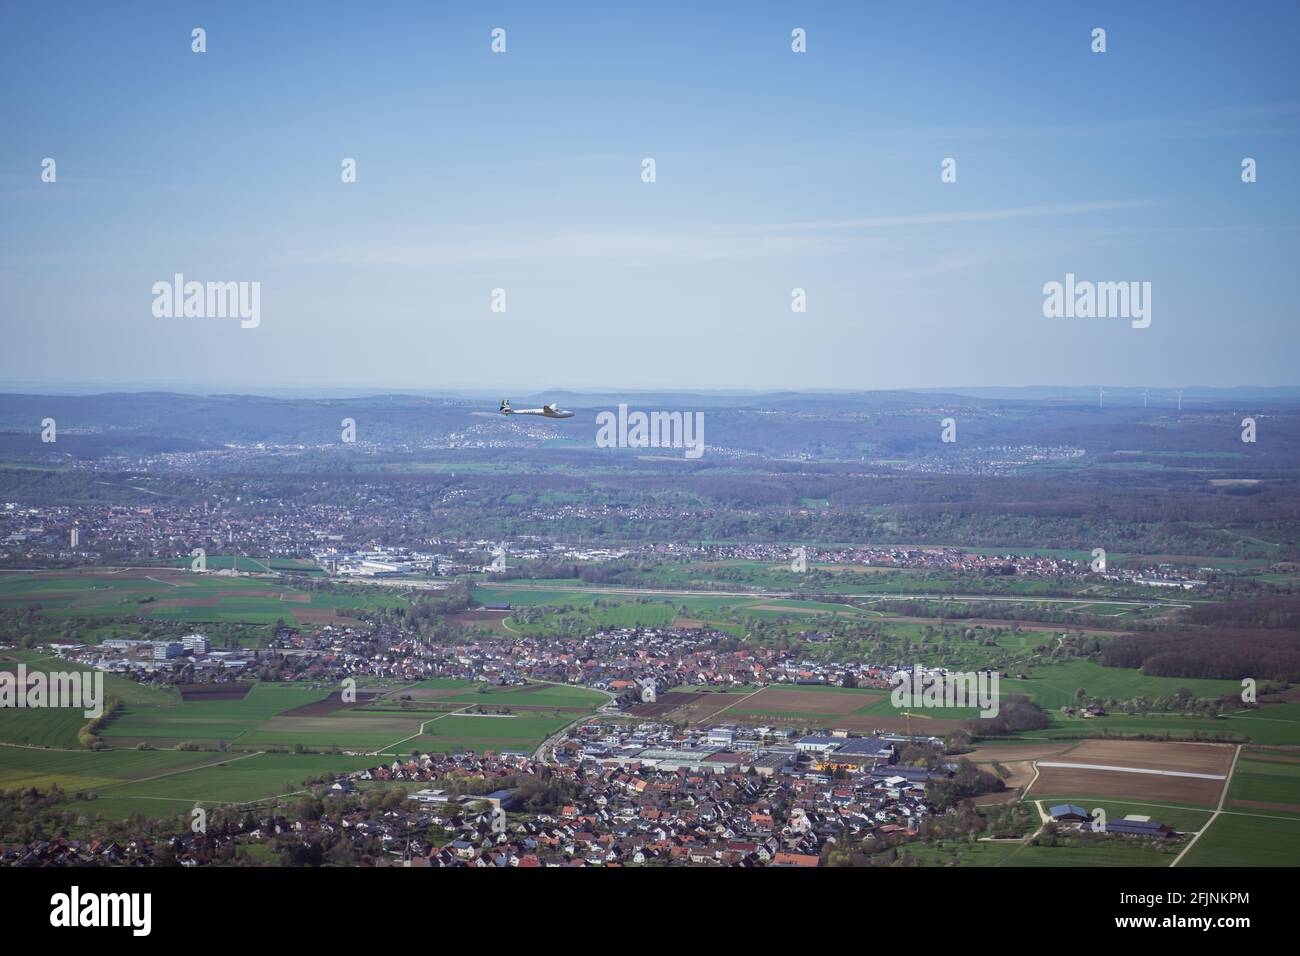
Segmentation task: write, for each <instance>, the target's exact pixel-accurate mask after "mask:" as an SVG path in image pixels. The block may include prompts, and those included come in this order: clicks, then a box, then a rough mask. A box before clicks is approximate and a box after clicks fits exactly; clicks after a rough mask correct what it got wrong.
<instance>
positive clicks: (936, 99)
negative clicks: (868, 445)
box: [0, 0, 1300, 393]
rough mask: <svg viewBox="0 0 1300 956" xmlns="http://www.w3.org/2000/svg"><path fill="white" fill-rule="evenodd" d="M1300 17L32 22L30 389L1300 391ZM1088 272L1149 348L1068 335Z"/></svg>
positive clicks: (8, 290) (290, 14) (1129, 333)
mask: <svg viewBox="0 0 1300 956" xmlns="http://www.w3.org/2000/svg"><path fill="white" fill-rule="evenodd" d="M1298 21H1300V7H1298V6H1297V4H1295V3H1293V2H1285V3H1284V2H1267V0H1265V2H1259V3H1252V4H1249V5H1234V4H1229V3H1178V4H1174V3H1144V4H1127V3H1125V4H1050V5H1049V4H1042V3H996V4H994V3H990V4H971V3H936V4H926V5H910V4H890V3H853V4H849V3H836V4H830V3H826V4H816V3H814V4H806V3H801V4H795V3H710V4H698V3H693V4H692V3H667V2H661V3H655V4H645V5H641V4H618V3H609V2H604V3H545V4H542V3H518V4H505V3H496V4H494V3H473V4H471V3H436V4H435V3H411V4H400V3H399V4H391V5H388V4H386V5H383V7H382V8H381V9H372V8H369V7H367V6H366V5H363V4H328V3H326V4H321V3H313V4H306V3H286V2H277V3H274V4H252V3H221V4H217V3H210V4H204V3H195V4H185V3H176V4H173V3H168V4H145V3H139V4H131V5H130V6H128V7H120V8H119V7H110V6H107V5H103V4H98V3H84V4H66V3H50V4H42V5H39V6H36V5H25V6H23V7H22V8H14V7H11V8H9V9H8V10H6V12H5V29H4V31H3V34H2V35H0V80H3V82H2V83H0V89H2V90H3V92H2V93H0V128H2V129H3V130H4V135H3V136H0V196H2V197H3V199H2V200H0V203H2V206H0V208H3V221H4V224H5V228H4V230H3V231H2V232H0V321H3V327H4V342H5V348H4V350H3V351H0V387H4V388H19V387H22V386H24V385H28V384H39V385H46V386H49V385H57V384H61V383H81V384H86V383H89V384H95V383H105V384H113V385H138V386H153V385H172V386H175V385H190V386H193V387H197V388H207V387H219V388H222V389H231V390H234V389H249V390H252V389H257V388H269V387H285V386H288V387H296V388H322V389H323V388H339V387H345V388H346V387H364V388H370V387H375V388H430V389H433V388H444V387H484V388H498V387H499V388H501V389H504V390H505V391H509V392H514V393H523V392H524V391H526V390H529V389H535V388H543V387H552V386H554V387H584V386H600V387H619V386H625V387H628V388H652V387H654V388H673V387H681V388H731V387H741V388H801V387H802V388H808V387H826V388H853V389H859V388H863V389H869V388H893V387H909V386H916V387H921V386H943V385H976V384H979V385H1024V384H1047V383H1051V384H1079V385H1087V384H1094V383H1105V384H1109V385H1135V386H1142V385H1150V386H1155V387H1162V386H1178V385H1182V384H1189V383H1197V384H1204V385H1239V384H1246V385H1276V384H1300V379H1298V378H1297V374H1296V361H1295V359H1296V355H1297V348H1296V346H1297V344H1298V340H1300V334H1298V333H1297V331H1296V329H1297V316H1296V314H1295V308H1294V303H1295V293H1294V289H1295V282H1296V280H1295V275H1296V271H1297V270H1296V263H1297V261H1300V256H1298V255H1297V252H1298V251H1300V249H1298V248H1297V211H1298V205H1300V204H1298V203H1297V188H1296V183H1297V181H1298V180H1297V177H1298V176H1300V161H1298V160H1297V155H1298V151H1297V145H1298V142H1297V141H1298V139H1300V136H1298V133H1300V83H1298V82H1297V79H1298V72H1300V70H1298V68H1297V65H1296V63H1297V57H1296V56H1295V55H1294V50H1293V43H1294V38H1295V36H1296V35H1297V26H1298V25H1300V22H1298ZM195 26H202V27H204V28H205V29H206V30H207V42H208V52H206V53H204V54H195V53H193V52H191V50H190V31H191V29H192V28H193V27H195ZM494 27H503V28H505V30H506V31H507V52H506V53H505V54H504V55H493V54H492V52H491V50H490V47H489V44H490V31H491V30H492V28H494ZM794 27H803V28H804V29H806V30H807V36H808V52H807V53H806V54H802V55H797V54H794V53H792V52H791V50H790V31H791V29H793V28H794ZM1094 27H1104V28H1105V29H1106V31H1107V52H1105V53H1104V54H1094V53H1092V52H1091V50H1090V32H1091V30H1092V29H1093V28H1094ZM1246 156H1250V157H1253V158H1255V159H1256V160H1257V162H1258V170H1259V181H1258V182H1256V183H1253V184H1249V185H1248V184H1243V183H1242V182H1241V179H1240V163H1241V160H1242V158H1243V157H1246ZM44 157H53V158H54V159H55V160H56V161H57V164H58V167H57V169H58V181H57V182H56V183H53V184H49V183H42V182H41V181H40V171H41V170H40V163H41V160H42V159H43V158H44ZM344 157H353V158H355V159H356V160H357V164H358V181H357V182H356V183H353V184H344V183H342V182H341V181H340V175H339V174H340V163H341V161H342V159H343V158H344ZM644 157H653V158H654V160H655V162H656V166H657V181H656V182H655V183H653V184H647V183H643V182H642V181H641V178H640V171H641V161H642V159H643V158H644ZM945 157H953V158H955V159H956V160H957V173H958V176H957V182H955V183H951V184H945V183H942V182H941V181H940V176H939V172H940V162H941V161H942V160H943V159H944V158H945ZM177 272H180V273H183V274H184V275H185V276H186V278H188V279H197V280H200V281H207V280H212V281H258V282H260V283H261V288H262V305H261V323H260V325H259V326H258V327H257V328H256V329H241V328H239V325H238V322H235V321H229V320H220V319H194V318H191V319H159V318H155V317H154V316H153V315H152V312H151V304H152V295H151V287H152V285H153V283H154V282H156V281H159V280H170V278H171V276H172V275H173V274H174V273H177ZM1067 272H1072V273H1074V274H1075V275H1076V276H1078V277H1079V278H1080V279H1091V280H1095V281H1149V282H1151V284H1152V322H1151V326H1150V327H1149V328H1146V329H1133V328H1131V327H1130V325H1129V323H1128V322H1126V321H1123V320H1103V319H1092V320H1086V319H1048V318H1045V317H1044V316H1043V314H1042V302H1043V294H1042V287H1043V284H1044V283H1046V282H1050V281H1054V280H1055V281H1062V280H1063V279H1064V277H1065V274H1066V273H1067ZM795 287H801V288H804V289H806V290H807V298H808V311H807V312H806V313H803V314H796V313H792V312H791V310H790V301H791V289H793V288H795ZM494 288H504V289H505V290H506V295H507V312H506V314H504V315H500V314H494V313H492V312H491V311H490V309H489V305H490V301H491V291H492V289H494ZM503 393H504V392H503Z"/></svg>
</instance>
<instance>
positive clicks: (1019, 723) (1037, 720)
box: [962, 694, 1051, 737]
mask: <svg viewBox="0 0 1300 956" xmlns="http://www.w3.org/2000/svg"><path fill="white" fill-rule="evenodd" d="M1049 723H1051V718H1050V717H1048V715H1047V712H1046V711H1045V710H1043V708H1041V707H1039V706H1038V705H1037V704H1036V703H1034V702H1033V701H1032V700H1030V699H1029V698H1028V697H1023V696H1021V695H1019V694H1013V695H1011V696H1009V697H1004V698H1002V702H1001V704H1000V705H999V707H998V713H997V716H996V717H975V718H973V719H971V720H968V721H966V722H965V723H963V724H962V727H964V728H965V729H966V730H968V731H970V732H971V733H972V734H974V735H976V736H978V737H1008V736H1011V735H1013V734H1018V733H1021V732H1023V731H1026V730H1042V729H1043V728H1044V727H1046V726H1047V725H1048V724H1049Z"/></svg>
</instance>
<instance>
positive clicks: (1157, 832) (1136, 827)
mask: <svg viewBox="0 0 1300 956" xmlns="http://www.w3.org/2000/svg"><path fill="white" fill-rule="evenodd" d="M1083 829H1084V830H1086V831H1090V832H1091V831H1095V832H1097V833H1122V834H1124V835H1125V836H1150V837H1164V838H1166V839H1167V838H1169V837H1174V836H1177V835H1178V831H1177V830H1175V829H1174V828H1173V827H1171V826H1168V825H1167V824H1164V823H1161V822H1160V821H1158V820H1152V819H1151V818H1150V817H1124V818H1122V819H1119V820H1112V821H1111V822H1109V823H1107V824H1105V825H1104V826H1103V825H1102V824H1101V823H1100V822H1098V823H1095V824H1094V823H1085V824H1084V825H1083Z"/></svg>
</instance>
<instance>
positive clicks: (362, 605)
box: [0, 559, 410, 624]
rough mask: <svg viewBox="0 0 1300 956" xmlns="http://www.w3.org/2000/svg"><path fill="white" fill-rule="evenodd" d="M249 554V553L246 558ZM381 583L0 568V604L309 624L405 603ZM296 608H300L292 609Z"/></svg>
mask: <svg viewBox="0 0 1300 956" xmlns="http://www.w3.org/2000/svg"><path fill="white" fill-rule="evenodd" d="M244 560H246V559H244ZM409 603H410V602H409V600H408V598H407V597H405V596H403V595H402V594H401V593H399V592H396V591H394V590H389V589H386V588H365V589H358V590H357V591H355V592H351V591H344V590H330V591H321V590H301V589H300V588H299V587H298V586H296V585H295V584H294V583H292V582H286V581H283V580H281V579H278V578H271V577H265V576H261V577H253V576H249V575H246V574H241V575H240V576H237V577H235V576H223V575H218V574H214V573H211V571H210V572H209V573H206V574H195V573H192V572H189V571H186V570H176V569H173V568H162V567H160V568H158V569H157V570H151V569H148V568H134V569H130V570H122V571H117V572H75V571H39V572H30V573H6V574H0V609H4V608H35V609H38V610H39V613H40V614H41V615H42V616H43V617H46V618H49V619H51V620H55V621H58V620H65V619H68V618H92V619H93V618H105V619H110V620H111V619H121V618H128V617H137V616H144V617H151V618H157V619H161V620H174V621H187V622H188V621H194V622H201V621H214V622H227V623H236V622H238V623H245V624H274V623H276V621H278V620H281V619H283V620H285V621H289V622H296V623H300V624H301V623H309V622H311V621H312V620H313V619H316V618H319V617H320V616H321V615H325V616H326V618H325V619H328V617H329V616H331V615H335V616H337V615H338V614H339V613H340V612H345V611H347V610H349V609H363V610H364V609H374V608H380V607H406V606H408V605H409ZM295 612H298V613H295Z"/></svg>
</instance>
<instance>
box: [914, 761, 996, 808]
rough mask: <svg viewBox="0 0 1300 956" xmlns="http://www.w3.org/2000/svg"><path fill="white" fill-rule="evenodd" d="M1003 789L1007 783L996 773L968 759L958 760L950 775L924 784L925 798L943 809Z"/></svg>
mask: <svg viewBox="0 0 1300 956" xmlns="http://www.w3.org/2000/svg"><path fill="white" fill-rule="evenodd" d="M1005 789H1007V785H1006V784H1005V783H1003V782H1002V778H1001V777H999V776H998V775H997V774H995V773H990V772H989V771H987V770H981V769H980V768H979V767H977V766H975V764H973V763H971V762H970V761H969V760H959V761H958V762H957V772H956V773H954V774H953V775H952V776H951V777H946V778H936V779H933V780H931V781H930V782H929V783H927V784H926V786H925V799H926V800H927V801H928V802H929V803H931V804H932V805H933V806H935V807H936V808H938V809H940V810H944V809H947V808H948V807H952V806H956V805H957V804H959V803H961V802H962V801H963V800H969V799H970V798H971V797H978V796H979V795H980V794H982V793H1001V792H1002V791H1003V790H1005Z"/></svg>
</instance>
